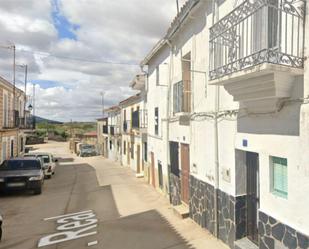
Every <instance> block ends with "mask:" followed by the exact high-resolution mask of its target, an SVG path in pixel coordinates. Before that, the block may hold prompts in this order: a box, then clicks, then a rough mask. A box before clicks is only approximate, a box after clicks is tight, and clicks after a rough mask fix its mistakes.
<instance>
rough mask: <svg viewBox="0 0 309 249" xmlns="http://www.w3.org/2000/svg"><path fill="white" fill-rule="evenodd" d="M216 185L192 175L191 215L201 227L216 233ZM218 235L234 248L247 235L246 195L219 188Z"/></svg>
mask: <svg viewBox="0 0 309 249" xmlns="http://www.w3.org/2000/svg"><path fill="white" fill-rule="evenodd" d="M214 200H215V190H214V187H213V186H212V185H210V184H208V183H206V182H203V181H201V180H199V179H197V178H195V177H194V176H192V175H191V176H190V203H189V205H190V217H191V218H192V219H193V220H194V221H195V222H196V223H198V224H199V225H200V226H201V227H204V228H206V229H207V230H209V231H210V232H211V233H212V234H214V233H215V209H214ZM218 209H219V211H218V219H219V234H218V237H219V238H220V239H221V240H222V241H223V242H225V243H226V244H228V245H229V246H230V247H231V248H234V242H235V240H237V239H241V238H243V237H245V235H246V196H239V197H234V196H230V195H228V194H226V193H225V192H223V191H220V190H218Z"/></svg>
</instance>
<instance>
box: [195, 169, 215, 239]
mask: <svg viewBox="0 0 309 249" xmlns="http://www.w3.org/2000/svg"><path fill="white" fill-rule="evenodd" d="M189 206H190V218H191V219H193V220H194V221H195V222H196V223H197V224H199V225H200V226H201V227H203V228H206V229H207V230H208V231H210V232H211V233H212V234H214V233H215V213H214V187H213V186H212V185H210V184H207V183H205V182H203V181H200V180H198V179H196V178H195V177H193V176H192V175H191V176H190V201H189Z"/></svg>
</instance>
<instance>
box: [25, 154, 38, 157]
mask: <svg viewBox="0 0 309 249" xmlns="http://www.w3.org/2000/svg"><path fill="white" fill-rule="evenodd" d="M24 157H36V155H31V154H28V155H24Z"/></svg>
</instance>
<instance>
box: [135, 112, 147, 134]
mask: <svg viewBox="0 0 309 249" xmlns="http://www.w3.org/2000/svg"><path fill="white" fill-rule="evenodd" d="M147 124H148V112H147V110H146V109H144V110H136V111H134V112H133V113H132V129H135V130H141V129H144V128H147Z"/></svg>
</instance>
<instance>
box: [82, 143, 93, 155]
mask: <svg viewBox="0 0 309 249" xmlns="http://www.w3.org/2000/svg"><path fill="white" fill-rule="evenodd" d="M96 155H97V151H96V148H95V146H94V145H91V144H81V145H80V156H81V157H85V156H96Z"/></svg>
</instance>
